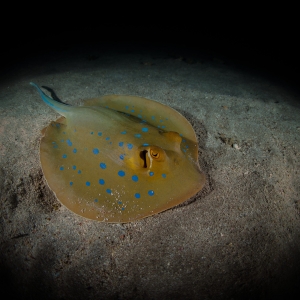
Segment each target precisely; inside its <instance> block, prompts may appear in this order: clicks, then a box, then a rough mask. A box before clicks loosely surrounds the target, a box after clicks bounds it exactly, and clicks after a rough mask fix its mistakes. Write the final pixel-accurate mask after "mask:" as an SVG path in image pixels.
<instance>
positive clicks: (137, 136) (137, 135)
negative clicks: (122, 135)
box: [134, 133, 142, 139]
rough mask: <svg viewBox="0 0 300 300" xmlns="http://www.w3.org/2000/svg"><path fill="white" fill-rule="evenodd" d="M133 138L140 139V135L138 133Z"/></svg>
mask: <svg viewBox="0 0 300 300" xmlns="http://www.w3.org/2000/svg"><path fill="white" fill-rule="evenodd" d="M134 136H135V137H136V138H138V139H139V138H140V137H142V135H141V134H140V133H137V134H135V135H134Z"/></svg>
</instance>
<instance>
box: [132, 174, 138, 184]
mask: <svg viewBox="0 0 300 300" xmlns="http://www.w3.org/2000/svg"><path fill="white" fill-rule="evenodd" d="M131 179H132V180H133V181H135V182H137V181H138V180H139V178H138V176H137V175H133V176H132V177H131Z"/></svg>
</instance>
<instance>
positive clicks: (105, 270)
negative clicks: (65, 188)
mask: <svg viewBox="0 0 300 300" xmlns="http://www.w3.org/2000/svg"><path fill="white" fill-rule="evenodd" d="M68 51H69V52H68V53H66V52H64V53H63V54H60V53H58V52H57V53H54V54H51V55H44V56H43V55H42V56H40V57H38V58H36V59H28V60H26V62H24V63H22V64H20V65H18V67H15V68H14V69H13V70H11V73H10V75H9V76H7V77H6V78H5V79H3V80H1V82H0V193H1V195H0V197H1V198H0V232H1V235H0V239H1V241H0V266H1V269H0V275H1V283H0V286H2V289H6V290H7V291H9V293H10V299H11V297H13V296H18V297H19V299H25V298H30V299H100V297H101V299H159V298H160V299H276V298H278V299H282V297H285V299H289V298H292V297H293V296H294V294H295V293H297V292H300V291H299V286H300V285H299V280H300V271H299V270H300V269H299V267H300V217H299V209H300V207H299V205H300V184H299V183H300V159H299V157H300V106H299V94H297V93H295V92H293V91H292V90H290V89H288V88H286V87H285V86H284V85H280V84H277V83H276V82H274V81H273V80H272V79H270V78H268V77H266V76H262V75H261V74H260V73H255V72H248V71H246V70H245V69H242V68H238V67H236V66H233V65H230V64H227V63H226V62H224V61H222V60H218V59H214V58H213V57H212V58H211V59H207V58H200V57H193V56H191V57H189V56H186V55H185V53H176V54H174V53H171V51H167V50H166V49H164V50H161V51H160V50H159V49H157V50H156V51H152V52H151V51H136V52H131V51H126V52H114V51H99V49H96V48H90V49H88V50H87V49H84V50H83V49H75V50H68ZM30 81H33V82H36V83H37V84H39V85H40V86H43V85H45V86H47V87H49V88H51V89H53V90H54V91H55V93H56V94H57V95H58V96H59V98H60V99H62V100H63V101H65V102H66V103H69V104H73V105H76V104H79V103H80V101H81V100H83V99H87V98H92V97H97V96H100V95H105V94H128V95H137V96H140V97H146V98H149V99H154V100H157V101H159V102H161V103H163V104H166V105H169V106H170V107H172V108H174V109H176V110H178V111H179V112H180V113H182V114H183V115H184V116H185V117H186V118H187V119H188V120H189V121H190V123H191V124H192V125H193V127H194V129H195V131H196V133H197V138H198V141H199V162H200V165H201V169H202V170H203V172H204V173H205V174H206V177H207V182H206V185H205V187H204V189H203V190H202V191H201V192H200V193H198V194H197V195H196V196H195V197H194V198H193V199H191V200H189V201H188V202H187V203H185V204H183V205H180V206H179V207H175V208H173V209H170V210H168V211H165V212H163V213H160V214H157V215H154V216H152V217H148V218H145V219H143V220H140V221H136V222H132V223H127V224H107V223H100V222H95V221H92V220H88V219H84V218H82V217H80V216H77V215H75V214H74V213H72V212H71V211H69V210H68V209H66V208H65V207H64V206H62V205H61V204H60V202H59V201H58V200H57V199H56V197H55V196H54V194H53V192H52V191H51V190H50V189H49V188H48V186H47V183H46V181H45V179H44V177H43V174H42V171H41V165H40V161H39V141H40V138H41V133H40V131H41V129H42V128H44V127H45V126H47V125H48V124H49V123H50V121H52V120H55V119H56V118H57V117H58V115H57V114H56V113H55V112H54V111H53V110H51V109H50V108H49V107H47V106H46V105H45V104H44V103H43V102H42V101H41V100H40V98H39V97H38V95H37V93H36V91H35V90H34V89H33V88H32V87H31V86H30V85H29V82H30ZM178 188H180V187H178Z"/></svg>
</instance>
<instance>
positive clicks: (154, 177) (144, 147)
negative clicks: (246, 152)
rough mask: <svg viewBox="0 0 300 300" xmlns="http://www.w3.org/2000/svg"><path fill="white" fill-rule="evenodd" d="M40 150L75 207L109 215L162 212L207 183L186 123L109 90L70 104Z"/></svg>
mask: <svg viewBox="0 0 300 300" xmlns="http://www.w3.org/2000/svg"><path fill="white" fill-rule="evenodd" d="M105 106H108V108H107V107H105ZM133 107H134V109H132V110H134V112H131V111H130V108H133ZM124 113H126V114H124ZM139 113H140V114H141V116H142V119H143V120H144V121H143V122H141V118H140V116H138V115H139ZM153 116H155V119H156V120H153ZM161 120H163V121H161ZM57 124H59V125H57ZM157 124H165V125H164V128H162V127H163V126H160V125H157ZM158 126H159V127H158ZM145 128H147V132H143V131H142V130H144V129H145ZM125 131H126V134H124V132H125ZM99 132H101V136H98V135H97V133H99ZM122 132H123V133H122ZM178 132H179V133H180V134H181V135H180V134H179V133H178ZM91 133H93V134H91ZM137 133H138V134H140V135H141V137H139V138H137V137H136V136H135V135H136V134H137ZM106 138H109V139H106ZM62 140H63V142H61V141H62ZM67 141H68V142H67ZM70 144H72V146H70ZM121 144H122V146H120V145H121ZM128 145H132V148H131V149H129V148H128V147H129V146H128ZM75 148H76V153H74V152H73V151H74V149H75ZM95 149H98V150H99V153H97V154H95V153H93V151H95ZM64 156H65V157H66V158H64ZM120 156H122V158H120ZM40 157H41V164H42V169H43V172H44V175H45V177H46V180H47V182H48V185H49V186H50V188H51V189H52V190H53V192H54V193H55V194H56V196H57V198H58V199H59V200H60V201H61V202H62V203H63V204H64V205H65V206H66V207H68V208H69V209H70V210H72V211H73V212H75V213H76V214H79V215H81V216H83V217H86V218H90V219H94V220H98V221H104V222H122V223H123V222H130V221H134V220H138V219H141V218H144V217H147V216H150V215H153V214H155V213H159V212H161V211H164V210H166V209H169V208H171V207H173V206H175V205H178V204H180V203H182V202H184V201H185V200H187V199H188V198H190V197H191V196H193V195H194V194H195V193H197V192H198V191H199V190H201V188H202V187H203V185H204V183H205V176H204V175H203V173H202V172H201V171H200V169H199V164H198V146H197V140H196V137H195V133H194V130H193V128H192V126H191V125H190V124H189V122H188V121H187V120H186V119H185V118H184V117H183V116H182V115H181V114H179V113H178V112H177V111H175V110H173V109H172V108H170V107H167V106H165V105H162V104H160V103H158V102H155V101H152V100H148V99H145V98H140V97H135V96H122V95H120V96H118V95H111V96H104V97H102V98H97V99H92V100H87V101H86V102H85V103H84V106H80V107H72V109H71V112H68V113H67V114H66V115H65V118H60V119H58V120H57V122H52V124H50V125H49V126H48V127H47V128H46V130H45V131H44V137H43V138H42V140H41V146H40ZM101 163H105V169H102V168H101V167H100V164H101ZM74 167H76V169H74ZM79 171H80V174H78V172H79ZM119 172H122V176H120V175H118V173H119ZM123 173H124V175H123ZM134 176H137V177H138V180H137V181H135V180H133V178H135V177H134ZM101 179H103V180H104V181H105V184H100V180H101ZM88 184H89V185H88ZM107 190H109V191H110V193H108V192H107ZM151 191H152V192H153V194H151ZM137 195H138V197H137Z"/></svg>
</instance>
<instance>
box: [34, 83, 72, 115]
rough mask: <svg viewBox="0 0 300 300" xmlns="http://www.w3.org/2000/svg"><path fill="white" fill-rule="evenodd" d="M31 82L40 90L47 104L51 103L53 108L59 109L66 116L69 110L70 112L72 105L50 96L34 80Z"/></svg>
mask: <svg viewBox="0 0 300 300" xmlns="http://www.w3.org/2000/svg"><path fill="white" fill-rule="evenodd" d="M30 84H31V85H32V86H34V87H35V88H36V89H37V91H38V92H39V94H40V96H41V98H42V100H43V101H44V102H45V103H46V104H47V105H49V106H50V107H51V108H53V109H54V110H55V111H57V112H58V113H59V114H61V115H63V116H66V114H67V113H68V112H70V111H71V110H72V105H69V104H65V103H62V102H58V101H56V100H54V99H52V98H50V97H48V96H47V95H46V94H45V93H44V92H43V91H42V90H41V89H40V87H39V86H38V85H37V84H35V83H33V82H30Z"/></svg>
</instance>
